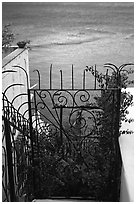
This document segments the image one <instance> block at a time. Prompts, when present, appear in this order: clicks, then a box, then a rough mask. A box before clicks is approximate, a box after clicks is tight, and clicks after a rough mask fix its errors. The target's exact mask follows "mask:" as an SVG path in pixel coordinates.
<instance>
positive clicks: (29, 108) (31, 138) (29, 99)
mask: <svg viewBox="0 0 136 204" xmlns="http://www.w3.org/2000/svg"><path fill="white" fill-rule="evenodd" d="M30 94H31V93H30V89H28V110H29V128H30V130H29V131H30V140H31V149H32V167H33V169H34V147H33V144H34V141H33V126H32V114H31V96H30ZM32 177H33V189H32V190H33V195H34V194H35V187H36V186H35V175H34V171H33V172H32Z"/></svg>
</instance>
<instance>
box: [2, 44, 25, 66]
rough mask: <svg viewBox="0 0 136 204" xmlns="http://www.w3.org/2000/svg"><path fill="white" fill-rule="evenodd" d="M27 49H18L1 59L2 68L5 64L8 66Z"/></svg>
mask: <svg viewBox="0 0 136 204" xmlns="http://www.w3.org/2000/svg"><path fill="white" fill-rule="evenodd" d="M26 49H27V48H18V47H17V49H15V50H14V51H13V52H11V53H10V54H9V55H7V56H6V57H4V58H3V59H2V68H4V67H5V66H6V65H7V64H9V63H10V62H11V61H12V60H14V59H15V58H16V57H18V56H19V55H20V54H21V53H22V52H24V51H25V50H26Z"/></svg>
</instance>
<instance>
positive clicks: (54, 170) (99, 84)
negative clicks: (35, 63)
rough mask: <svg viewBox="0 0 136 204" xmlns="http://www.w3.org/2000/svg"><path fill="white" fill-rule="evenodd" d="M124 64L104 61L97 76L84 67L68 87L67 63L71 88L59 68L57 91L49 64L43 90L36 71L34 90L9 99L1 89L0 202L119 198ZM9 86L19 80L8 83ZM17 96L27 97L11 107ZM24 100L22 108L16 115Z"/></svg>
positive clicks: (92, 68)
mask: <svg viewBox="0 0 136 204" xmlns="http://www.w3.org/2000/svg"><path fill="white" fill-rule="evenodd" d="M126 65H128V64H124V65H121V66H120V67H119V68H117V67H116V66H115V65H112V64H106V65H105V67H106V68H107V71H106V74H104V75H98V71H97V70H96V66H95V68H94V67H86V69H85V70H84V71H83V81H82V88H80V89H75V87H74V72H73V66H72V74H71V75H72V77H71V89H64V88H63V77H62V76H63V73H62V70H60V89H54V88H53V87H52V66H51V67H50V82H49V89H42V88H41V83H40V73H39V71H38V70H36V71H37V73H38V77H39V88H38V89H30V88H29V87H27V88H28V90H27V93H22V94H20V93H19V94H18V95H17V96H15V98H14V99H13V100H12V101H11V102H9V101H8V99H7V97H6V94H5V92H4V93H3V115H2V122H3V129H2V130H3V138H2V142H3V147H2V148H3V155H2V159H3V166H2V167H3V175H2V176H3V181H2V186H3V195H4V197H3V201H20V199H22V196H25V198H26V200H27V201H31V200H33V199H34V198H36V199H38V198H40V199H46V198H51V199H55V198H59V199H66V198H67V199H76V200H94V201H119V197H120V175H121V163H122V162H121V154H120V148H119V142H118V137H119V124H120V99H121V86H120V84H121V81H120V80H121V75H120V73H121V71H126V70H125V69H124V67H125V66H126ZM130 65H131V64H130ZM14 67H16V68H21V69H22V70H23V71H25V70H24V69H23V68H22V67H19V66H14ZM108 69H111V70H112V71H113V75H112V77H110V76H109V72H108ZM87 71H91V73H92V74H93V75H94V79H95V80H94V87H93V88H92V89H87V88H86V74H87ZM10 72H11V71H10ZM12 72H14V71H12ZM25 74H26V77H27V78H26V80H27V82H28V76H27V73H26V72H25ZM113 79H114V81H112V80H113ZM103 82H104V83H103ZM15 85H21V84H13V85H11V86H15ZM11 86H9V87H8V88H10V87H11ZM8 88H7V89H8ZM21 95H26V96H27V97H28V98H27V101H26V102H24V103H23V104H20V105H19V107H18V109H16V108H15V107H14V105H13V102H14V100H16V99H17V98H18V97H20V96H21ZM25 104H27V105H28V108H27V109H26V110H25V112H24V114H23V115H22V114H20V109H21V108H22V106H24V105H25ZM26 113H29V118H28V119H26V118H25V115H26Z"/></svg>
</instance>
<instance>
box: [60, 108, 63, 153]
mask: <svg viewBox="0 0 136 204" xmlns="http://www.w3.org/2000/svg"><path fill="white" fill-rule="evenodd" d="M62 118H63V107H62V106H60V141H61V142H60V144H61V148H62V156H63V133H62V128H63V126H62Z"/></svg>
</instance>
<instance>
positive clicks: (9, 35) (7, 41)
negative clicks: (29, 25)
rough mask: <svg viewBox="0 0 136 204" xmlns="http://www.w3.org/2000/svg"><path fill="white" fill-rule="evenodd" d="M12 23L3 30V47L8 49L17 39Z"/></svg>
mask: <svg viewBox="0 0 136 204" xmlns="http://www.w3.org/2000/svg"><path fill="white" fill-rule="evenodd" d="M10 26H11V25H10V24H7V25H5V26H4V28H3V30H2V47H3V48H4V49H8V48H9V47H10V46H11V43H12V42H13V41H14V39H15V35H14V34H13V32H12V31H11V28H10Z"/></svg>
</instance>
